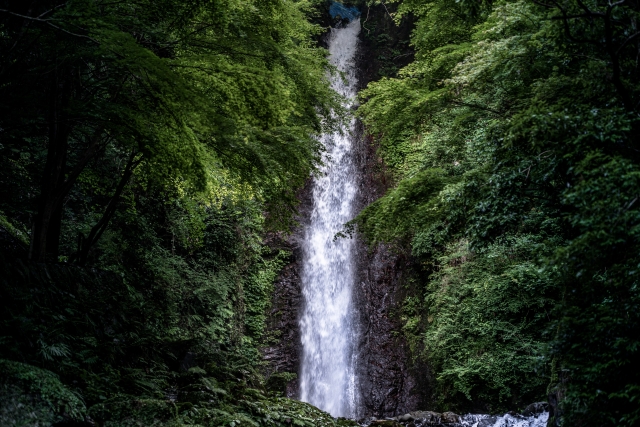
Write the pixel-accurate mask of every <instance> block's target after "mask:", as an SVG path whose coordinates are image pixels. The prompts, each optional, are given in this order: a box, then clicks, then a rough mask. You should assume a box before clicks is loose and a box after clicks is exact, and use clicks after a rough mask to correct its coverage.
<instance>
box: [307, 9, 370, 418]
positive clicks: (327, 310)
mask: <svg viewBox="0 0 640 427" xmlns="http://www.w3.org/2000/svg"><path fill="white" fill-rule="evenodd" d="M359 32H360V20H359V19H354V20H353V21H351V22H350V23H349V24H348V25H347V26H346V27H344V28H333V29H331V34H330V37H329V53H330V61H331V63H332V64H333V65H335V66H336V67H337V68H338V69H339V70H340V71H341V72H343V73H344V75H345V79H343V78H342V77H341V76H339V75H334V76H333V78H332V82H331V83H332V86H333V88H334V89H335V90H336V91H338V92H339V93H340V94H341V95H343V96H344V97H345V98H346V101H345V102H346V103H347V105H346V107H350V106H351V104H353V102H354V100H355V96H356V83H357V80H356V73H355V71H356V69H355V53H356V46H357V41H358V33H359ZM354 125H355V121H353V120H352V121H351V122H350V123H348V124H347V125H346V126H345V127H344V128H343V129H342V132H337V133H333V134H326V135H323V137H322V143H323V144H324V146H325V148H326V150H327V152H326V154H327V156H326V158H325V159H324V160H325V162H324V166H323V167H322V169H321V173H320V174H319V175H318V176H317V177H315V179H314V181H313V211H312V213H311V218H310V222H309V225H308V227H307V228H306V230H305V235H304V244H303V249H304V259H303V269H302V296H303V299H304V308H303V313H302V317H301V319H300V332H301V337H302V366H301V369H300V399H301V400H302V401H305V402H308V403H311V404H312V405H314V406H317V407H318V408H320V409H322V410H324V411H327V412H329V413H330V414H331V415H333V416H336V417H337V416H342V417H354V416H355V412H356V405H357V402H356V400H357V396H356V391H355V390H356V387H355V384H356V377H355V362H356V360H355V356H354V352H353V349H352V343H354V342H357V337H356V334H357V331H356V326H355V322H354V318H355V307H354V305H353V301H352V289H353V282H354V277H355V268H354V260H353V252H354V242H353V240H352V239H337V240H336V241H334V239H333V237H334V236H335V234H336V233H337V232H339V231H340V230H341V229H342V226H343V224H344V223H346V222H347V221H349V220H351V219H352V218H353V216H354V208H353V205H354V201H355V196H356V187H357V185H356V180H357V171H356V168H355V165H354V153H353V143H352V142H353V140H352V132H353V128H354Z"/></svg>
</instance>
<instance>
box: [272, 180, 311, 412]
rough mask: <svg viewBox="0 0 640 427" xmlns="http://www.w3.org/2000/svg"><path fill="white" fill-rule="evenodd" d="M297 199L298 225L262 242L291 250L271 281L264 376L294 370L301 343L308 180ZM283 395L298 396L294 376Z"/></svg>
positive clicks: (308, 202)
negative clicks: (271, 295)
mask: <svg viewBox="0 0 640 427" xmlns="http://www.w3.org/2000/svg"><path fill="white" fill-rule="evenodd" d="M298 199H299V200H300V207H299V215H298V218H297V220H298V221H299V222H300V224H301V226H300V227H298V228H297V229H295V230H294V231H293V233H292V234H290V235H288V236H284V235H282V234H271V235H269V236H268V241H267V242H266V243H267V244H268V245H269V247H270V248H272V249H273V250H279V249H282V250H286V251H287V252H289V253H291V255H290V257H289V259H288V263H287V265H285V266H284V268H283V269H282V270H281V271H280V274H279V276H278V278H277V279H276V281H275V282H274V292H273V297H272V300H271V309H270V311H269V313H268V321H267V331H266V335H267V336H268V337H269V339H268V340H267V341H268V345H267V346H265V347H264V348H263V349H262V353H263V355H264V359H265V360H266V361H267V362H268V365H267V368H266V372H265V376H266V377H267V378H269V377H270V376H272V375H273V374H278V373H285V372H289V373H294V374H298V373H299V370H300V356H301V354H302V344H301V341H300V327H299V324H298V320H299V319H300V313H301V310H302V288H301V286H302V283H301V279H300V273H301V271H302V249H301V247H300V242H301V241H302V233H303V229H304V227H303V225H304V224H306V221H308V218H309V216H310V210H311V209H312V201H311V181H310V180H309V182H307V185H306V186H305V188H303V189H302V190H301V191H300V192H299V193H298ZM284 395H285V396H286V397H290V398H294V399H295V398H298V396H299V392H298V380H297V379H292V380H289V381H288V382H287V383H286V385H285V391H284Z"/></svg>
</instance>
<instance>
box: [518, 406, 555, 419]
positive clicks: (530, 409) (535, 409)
mask: <svg viewBox="0 0 640 427" xmlns="http://www.w3.org/2000/svg"><path fill="white" fill-rule="evenodd" d="M548 410H549V404H548V403H547V402H535V403H532V404H531V405H529V406H527V407H526V408H525V409H524V411H522V415H524V416H525V417H530V416H532V415H538V414H542V413H543V412H547V411H548Z"/></svg>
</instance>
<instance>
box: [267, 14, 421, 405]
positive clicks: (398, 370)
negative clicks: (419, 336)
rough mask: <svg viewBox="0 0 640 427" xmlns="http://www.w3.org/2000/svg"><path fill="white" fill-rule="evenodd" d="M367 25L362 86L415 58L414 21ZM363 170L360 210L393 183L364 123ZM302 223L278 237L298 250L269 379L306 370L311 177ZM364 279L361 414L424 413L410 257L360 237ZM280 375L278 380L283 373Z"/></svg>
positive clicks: (278, 312)
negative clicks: (406, 312) (410, 301)
mask: <svg viewBox="0 0 640 427" xmlns="http://www.w3.org/2000/svg"><path fill="white" fill-rule="evenodd" d="M361 21H362V24H363V25H362V28H363V30H362V31H361V33H360V40H359V47H358V70H359V76H358V78H359V79H358V80H359V85H360V88H363V87H365V86H366V85H367V84H368V83H369V82H370V81H372V80H375V79H377V78H379V77H380V76H381V75H389V74H391V73H394V72H395V71H394V70H397V69H398V68H400V67H401V66H403V65H404V64H406V62H408V61H409V60H410V59H411V52H410V50H409V49H408V47H407V43H406V41H407V40H408V35H409V32H410V29H411V24H412V23H411V22H409V21H407V20H405V21H404V22H402V23H401V24H400V25H399V26H396V25H395V24H394V23H393V22H392V20H391V18H390V15H389V11H388V10H387V9H386V8H385V7H384V6H383V5H378V6H374V7H371V8H368V9H367V10H364V11H363V12H362V17H361ZM354 143H355V152H356V153H357V154H356V159H355V161H356V167H357V170H358V195H357V200H356V206H357V209H356V210H357V211H359V210H361V209H362V208H364V207H365V206H367V205H369V204H370V203H372V202H373V201H375V200H376V199H377V198H379V197H380V196H382V195H383V194H384V192H385V190H386V189H387V188H388V186H389V185H390V179H389V177H388V176H387V174H386V173H385V168H384V165H383V164H382V162H381V160H380V159H379V158H378V156H377V155H376V148H375V143H374V139H373V138H372V137H371V136H369V135H367V132H366V129H364V128H363V126H362V124H361V123H357V126H356V138H355V141H354ZM298 196H299V199H300V201H301V203H300V207H299V217H298V221H299V223H300V225H299V226H298V227H297V228H296V229H295V230H293V233H292V234H291V235H289V236H282V235H274V236H272V238H271V242H270V245H271V246H272V247H273V248H277V249H285V250H287V251H289V252H290V253H291V256H290V257H289V259H288V263H287V265H286V266H285V267H284V268H283V269H282V272H281V274H280V276H279V277H278V279H277V280H276V283H275V286H274V296H273V303H272V308H271V311H270V313H269V322H268V324H269V333H270V335H271V337H272V340H271V343H270V345H268V346H267V347H266V348H265V349H264V357H265V360H267V361H268V362H269V368H268V371H269V372H267V375H271V374H273V373H282V372H292V373H299V368H300V357H301V341H300V331H299V324H298V322H299V318H300V314H301V304H302V296H301V272H302V255H303V254H302V248H301V243H302V239H303V234H302V233H303V230H304V228H305V226H306V225H307V224H308V222H309V218H310V214H311V210H312V209H313V206H312V200H311V180H309V182H308V183H307V185H306V186H305V188H304V189H302V190H301V191H300V193H299V195H298ZM355 239H356V245H355V246H356V249H355V252H356V253H355V254H354V255H355V259H356V260H357V262H356V264H357V265H356V267H357V279H356V283H355V288H354V300H355V302H356V305H357V307H358V314H359V330H360V334H359V342H357V343H355V349H356V354H357V360H358V362H357V378H358V384H357V387H358V389H357V392H358V393H359V396H360V398H359V401H360V405H361V407H360V408H359V410H358V416H359V417H367V416H375V417H383V416H393V415H397V414H400V413H405V412H408V411H411V410H416V409H419V408H421V407H422V408H423V407H424V405H425V403H426V402H425V401H426V396H427V395H428V384H427V383H426V382H425V379H426V378H428V372H427V370H426V367H425V366H414V365H413V364H412V362H411V355H410V354H409V351H408V348H407V345H406V343H405V342H404V339H403V338H402V333H401V330H400V324H399V321H398V320H399V319H398V315H397V310H396V307H398V304H399V303H400V302H401V301H402V298H403V296H404V295H403V289H402V272H403V271H407V269H408V267H409V265H410V263H411V259H410V257H408V256H406V255H400V254H396V253H393V252H392V251H391V250H390V249H389V248H387V247H384V246H382V245H380V246H377V247H375V248H369V247H367V245H366V244H365V243H364V242H363V241H362V239H361V238H360V237H359V236H355ZM276 376H277V375H276ZM281 391H283V392H284V393H285V395H286V396H287V397H292V398H297V397H299V390H298V380H297V379H294V380H290V381H288V382H286V385H284V384H283V389H282V390H281Z"/></svg>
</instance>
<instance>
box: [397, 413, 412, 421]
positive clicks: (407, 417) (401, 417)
mask: <svg viewBox="0 0 640 427" xmlns="http://www.w3.org/2000/svg"><path fill="white" fill-rule="evenodd" d="M396 419H397V420H398V421H400V422H408V421H413V417H412V416H411V414H404V415H398V416H397V417H396Z"/></svg>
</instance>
